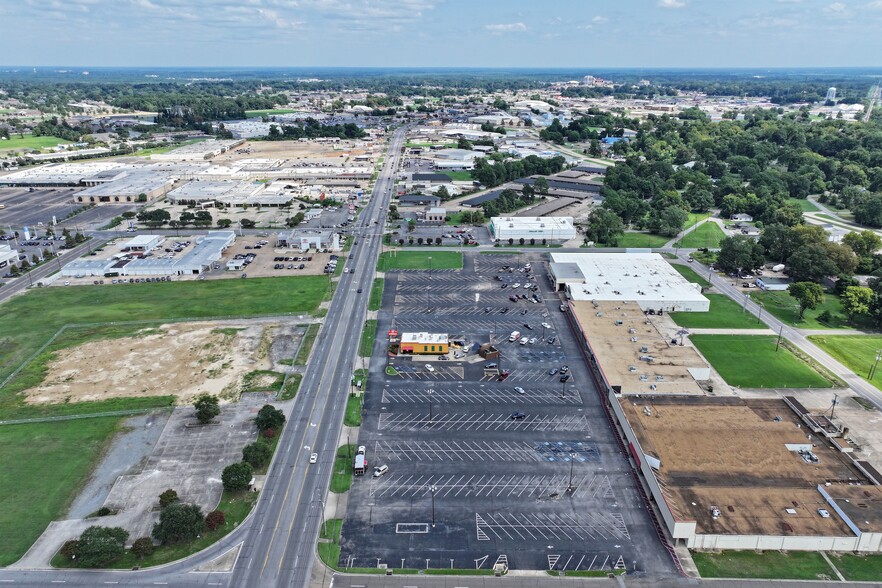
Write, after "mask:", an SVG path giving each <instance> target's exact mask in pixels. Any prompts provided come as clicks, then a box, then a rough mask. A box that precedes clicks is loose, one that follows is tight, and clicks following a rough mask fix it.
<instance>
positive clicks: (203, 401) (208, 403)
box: [193, 394, 220, 425]
mask: <svg viewBox="0 0 882 588" xmlns="http://www.w3.org/2000/svg"><path fill="white" fill-rule="evenodd" d="M193 406H194V407H195V408H196V419H197V420H198V421H199V422H200V423H201V424H203V425H204V424H206V423H210V422H211V419H213V418H214V417H216V416H217V415H219V414H220V406H219V401H218V399H217V396H212V395H211V394H202V395H201V396H199V397H198V398H197V399H196V400H195V401H194V402H193Z"/></svg>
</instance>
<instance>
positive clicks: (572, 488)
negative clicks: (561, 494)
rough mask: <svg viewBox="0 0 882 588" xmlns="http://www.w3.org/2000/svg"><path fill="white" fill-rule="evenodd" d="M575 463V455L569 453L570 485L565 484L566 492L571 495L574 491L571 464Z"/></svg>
mask: <svg viewBox="0 0 882 588" xmlns="http://www.w3.org/2000/svg"><path fill="white" fill-rule="evenodd" d="M575 463H576V454H575V453H570V483H569V484H567V492H569V493H570V494H572V493H573V490H575V488H574V487H573V464H575Z"/></svg>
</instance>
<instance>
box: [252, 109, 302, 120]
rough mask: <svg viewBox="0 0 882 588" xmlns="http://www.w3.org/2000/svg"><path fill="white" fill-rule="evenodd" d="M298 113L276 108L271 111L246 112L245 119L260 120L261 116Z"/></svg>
mask: <svg viewBox="0 0 882 588" xmlns="http://www.w3.org/2000/svg"><path fill="white" fill-rule="evenodd" d="M295 112H300V111H299V110H291V109H290V108H276V109H273V110H246V111H245V117H246V118H260V117H262V116H273V115H276V114H293V113H295Z"/></svg>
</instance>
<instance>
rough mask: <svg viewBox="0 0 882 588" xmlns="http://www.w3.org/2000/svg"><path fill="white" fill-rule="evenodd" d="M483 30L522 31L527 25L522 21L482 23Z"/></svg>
mask: <svg viewBox="0 0 882 588" xmlns="http://www.w3.org/2000/svg"><path fill="white" fill-rule="evenodd" d="M484 30H486V31H490V32H491V33H522V32H524V31H526V30H527V25H525V24H524V23H522V22H511V23H502V24H488V25H484Z"/></svg>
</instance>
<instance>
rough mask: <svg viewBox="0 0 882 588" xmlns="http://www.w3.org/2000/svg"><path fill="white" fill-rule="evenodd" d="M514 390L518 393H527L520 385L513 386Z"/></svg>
mask: <svg viewBox="0 0 882 588" xmlns="http://www.w3.org/2000/svg"><path fill="white" fill-rule="evenodd" d="M514 391H515V392H517V393H518V394H526V393H527V392H526V391H525V390H524V389H523V388H521V387H520V386H515V389H514Z"/></svg>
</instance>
